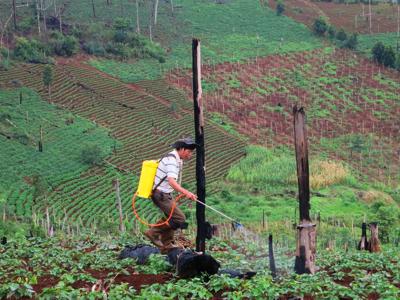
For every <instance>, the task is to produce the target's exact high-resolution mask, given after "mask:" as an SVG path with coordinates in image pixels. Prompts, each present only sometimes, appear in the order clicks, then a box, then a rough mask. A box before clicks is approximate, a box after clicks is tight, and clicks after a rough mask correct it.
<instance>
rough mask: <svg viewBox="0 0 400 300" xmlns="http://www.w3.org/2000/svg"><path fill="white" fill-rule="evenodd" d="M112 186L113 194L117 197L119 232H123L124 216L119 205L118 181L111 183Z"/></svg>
mask: <svg viewBox="0 0 400 300" xmlns="http://www.w3.org/2000/svg"><path fill="white" fill-rule="evenodd" d="M113 185H114V188H115V193H116V196H117V207H118V213H119V231H121V232H125V230H126V229H125V225H124V215H123V213H122V204H121V196H120V191H119V180H118V179H116V180H114V181H113Z"/></svg>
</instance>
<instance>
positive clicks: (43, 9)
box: [40, 0, 47, 32]
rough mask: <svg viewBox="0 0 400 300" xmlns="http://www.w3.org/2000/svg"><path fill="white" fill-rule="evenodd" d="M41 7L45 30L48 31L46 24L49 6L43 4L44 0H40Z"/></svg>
mask: <svg viewBox="0 0 400 300" xmlns="http://www.w3.org/2000/svg"><path fill="white" fill-rule="evenodd" d="M40 4H41V8H40V10H41V11H42V13H43V31H44V32H47V24H46V10H47V7H45V5H46V3H45V4H44V5H43V0H40Z"/></svg>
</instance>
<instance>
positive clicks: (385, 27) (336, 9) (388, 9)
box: [270, 0, 397, 34]
mask: <svg viewBox="0 0 400 300" xmlns="http://www.w3.org/2000/svg"><path fill="white" fill-rule="evenodd" d="M276 4H277V1H275V0H273V1H270V5H271V7H272V8H274V9H275V8H276ZM285 7H286V10H285V13H284V14H286V15H287V16H289V17H291V18H293V19H295V20H296V21H299V22H301V23H304V24H306V25H307V26H309V27H312V25H313V22H314V20H315V19H317V18H318V17H325V18H327V20H328V22H329V23H330V24H332V25H334V26H335V27H337V28H343V29H345V30H346V31H349V32H357V33H362V34H371V33H374V34H376V33H385V32H396V31H397V6H396V5H391V4H389V3H379V4H376V5H371V14H372V19H371V30H370V22H369V8H368V5H365V4H362V3H353V4H345V3H335V2H318V1H306V0H287V1H285Z"/></svg>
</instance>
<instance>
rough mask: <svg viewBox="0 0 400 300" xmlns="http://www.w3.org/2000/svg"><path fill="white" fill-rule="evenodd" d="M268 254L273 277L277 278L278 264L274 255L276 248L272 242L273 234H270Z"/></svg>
mask: <svg viewBox="0 0 400 300" xmlns="http://www.w3.org/2000/svg"><path fill="white" fill-rule="evenodd" d="M268 256H269V269H270V270H271V275H272V278H276V265H275V257H274V248H273V243H272V234H270V235H269V236H268Z"/></svg>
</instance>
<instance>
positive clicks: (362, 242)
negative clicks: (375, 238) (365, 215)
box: [357, 222, 368, 250]
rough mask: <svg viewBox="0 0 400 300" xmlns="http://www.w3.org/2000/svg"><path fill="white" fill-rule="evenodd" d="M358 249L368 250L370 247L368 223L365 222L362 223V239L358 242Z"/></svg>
mask: <svg viewBox="0 0 400 300" xmlns="http://www.w3.org/2000/svg"><path fill="white" fill-rule="evenodd" d="M357 249H358V250H367V249H368V240H367V224H366V223H365V222H364V223H362V225H361V240H360V242H359V243H358V247H357Z"/></svg>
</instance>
